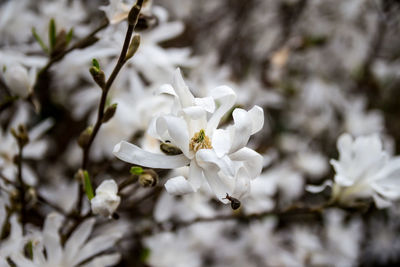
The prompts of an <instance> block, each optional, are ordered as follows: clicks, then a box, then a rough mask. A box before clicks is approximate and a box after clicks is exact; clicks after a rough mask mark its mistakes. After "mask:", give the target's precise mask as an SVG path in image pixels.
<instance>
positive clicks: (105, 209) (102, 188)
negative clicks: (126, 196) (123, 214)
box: [90, 179, 121, 217]
mask: <svg viewBox="0 0 400 267" xmlns="http://www.w3.org/2000/svg"><path fill="white" fill-rule="evenodd" d="M117 193H118V185H117V183H116V182H115V181H114V180H112V179H110V180H105V181H103V182H102V183H101V184H100V185H99V187H97V189H96V196H95V197H94V198H92V199H91V201H90V204H91V208H92V212H93V214H100V215H102V216H106V217H111V216H112V214H114V212H115V210H116V209H117V208H118V206H119V203H120V202H121V198H120V197H119V196H118V195H117Z"/></svg>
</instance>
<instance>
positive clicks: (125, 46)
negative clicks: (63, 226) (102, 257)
mask: <svg viewBox="0 0 400 267" xmlns="http://www.w3.org/2000/svg"><path fill="white" fill-rule="evenodd" d="M142 4H143V0H138V1H137V2H136V4H135V5H134V6H133V7H132V9H131V12H132V10H136V11H137V14H135V15H136V17H135V18H134V19H133V21H134V23H132V22H129V24H128V29H127V31H126V35H125V41H124V44H123V46H122V50H121V54H120V56H119V58H118V61H117V63H116V65H115V67H114V70H113V71H112V73H111V75H110V77H109V78H108V80H107V82H106V83H105V85H104V87H103V88H101V89H102V94H101V99H100V104H99V108H98V111H97V120H96V123H95V125H94V127H93V131H92V134H91V135H90V138H89V141H88V143H87V144H86V145H85V147H84V148H83V157H82V169H83V170H86V169H87V166H88V162H89V153H90V148H91V146H92V144H93V141H94V139H95V138H96V135H97V133H98V132H99V130H100V127H101V125H102V124H103V117H104V107H105V105H106V100H107V94H108V92H109V90H110V88H111V85H112V84H113V82H114V80H115V78H116V77H117V75H118V73H119V71H120V70H121V69H122V67H123V66H124V64H125V63H126V61H127V59H126V54H127V52H128V48H129V44H130V42H131V38H132V34H133V30H134V29H135V26H136V24H137V19H138V17H139V14H140V10H141V8H142ZM131 12H130V13H131ZM82 193H83V189H82V186H79V200H78V211H80V210H81V208H82Z"/></svg>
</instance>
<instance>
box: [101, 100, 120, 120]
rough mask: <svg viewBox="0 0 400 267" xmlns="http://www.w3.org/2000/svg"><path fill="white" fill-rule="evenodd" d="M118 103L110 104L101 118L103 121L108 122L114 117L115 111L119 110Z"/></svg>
mask: <svg viewBox="0 0 400 267" xmlns="http://www.w3.org/2000/svg"><path fill="white" fill-rule="evenodd" d="M117 105H118V104H117V103H114V104H112V105H111V106H109V107H108V108H107V109H106V111H105V112H104V116H103V119H102V120H101V121H102V123H106V122H108V121H109V120H110V119H111V118H112V117H114V114H115V111H116V110H117Z"/></svg>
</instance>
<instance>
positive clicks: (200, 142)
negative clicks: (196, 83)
mask: <svg viewBox="0 0 400 267" xmlns="http://www.w3.org/2000/svg"><path fill="white" fill-rule="evenodd" d="M161 91H162V92H163V93H167V94H171V95H173V96H175V101H176V104H175V105H174V108H173V110H172V113H171V114H169V115H160V116H157V117H155V118H154V119H153V122H152V124H151V125H150V128H149V134H150V135H152V136H154V137H155V138H157V139H159V140H161V141H162V142H170V143H171V145H174V146H176V147H177V148H179V149H180V150H181V152H182V154H179V155H173V156H167V155H162V154H154V153H150V152H147V151H144V150H142V149H141V148H139V147H137V146H135V145H132V144H129V143H127V142H125V141H122V142H120V143H119V144H117V145H116V146H115V148H114V155H115V156H117V157H118V158H119V159H121V160H124V161H126V162H129V163H132V164H137V165H141V166H146V167H150V168H166V169H173V168H177V167H182V166H186V165H188V164H190V174H189V179H188V180H186V179H185V178H183V177H182V176H178V177H175V178H172V179H170V180H169V181H168V182H167V183H166V185H165V187H166V189H167V191H168V192H169V193H172V194H183V193H191V192H195V191H197V189H198V188H199V187H200V186H201V184H202V183H203V180H204V178H205V179H206V180H207V182H208V184H209V186H210V187H211V189H212V190H213V192H214V193H215V195H216V196H217V198H218V199H219V200H220V201H222V202H224V203H228V202H229V201H228V200H226V199H223V198H224V197H225V196H226V194H227V193H228V194H230V195H233V196H236V197H241V196H243V195H245V194H246V193H247V192H248V191H249V187H250V184H249V181H250V179H254V178H256V177H257V176H258V175H259V174H260V172H261V168H262V160H263V159H262V157H261V155H259V154H258V153H257V152H255V151H253V150H251V149H249V148H247V147H245V145H246V144H247V142H248V140H249V138H250V136H251V135H252V134H254V133H256V132H257V131H259V130H260V129H261V128H262V126H263V123H264V115H263V110H262V109H261V108H260V107H258V106H255V107H253V108H252V109H251V110H250V111H245V110H243V109H239V108H237V109H235V110H234V111H233V114H232V116H233V120H234V125H231V126H229V127H228V128H227V129H225V130H223V129H217V127H218V125H219V123H220V120H221V118H222V117H223V116H224V115H225V114H226V113H227V112H228V111H229V110H230V109H231V108H232V106H233V104H234V103H235V99H236V94H235V93H234V92H233V91H232V89H230V88H229V87H227V86H220V87H217V88H215V89H214V90H213V91H212V93H211V95H212V96H211V97H205V98H195V97H194V96H193V95H192V93H191V92H190V91H189V88H188V87H187V86H186V84H185V82H184V80H183V78H182V76H181V73H180V70H179V69H178V70H177V71H176V72H175V75H174V87H172V86H171V85H165V86H163V87H162V88H161ZM216 102H218V103H219V107H218V108H217V109H215V103H216ZM207 113H210V114H211V116H210V117H209V118H207ZM210 137H211V138H210Z"/></svg>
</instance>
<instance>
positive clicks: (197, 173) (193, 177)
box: [188, 160, 204, 191]
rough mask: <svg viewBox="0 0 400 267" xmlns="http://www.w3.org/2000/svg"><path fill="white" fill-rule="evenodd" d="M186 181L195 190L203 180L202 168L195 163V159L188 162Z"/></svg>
mask: <svg viewBox="0 0 400 267" xmlns="http://www.w3.org/2000/svg"><path fill="white" fill-rule="evenodd" d="M188 181H189V183H190V184H191V185H192V187H193V188H194V190H196V191H197V189H199V188H200V186H201V184H202V183H203V181H204V178H203V170H202V169H201V168H200V167H199V165H197V163H196V161H195V160H192V161H191V162H190V167H189V179H188Z"/></svg>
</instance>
